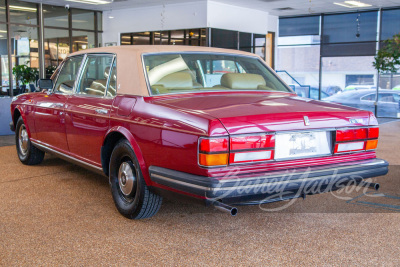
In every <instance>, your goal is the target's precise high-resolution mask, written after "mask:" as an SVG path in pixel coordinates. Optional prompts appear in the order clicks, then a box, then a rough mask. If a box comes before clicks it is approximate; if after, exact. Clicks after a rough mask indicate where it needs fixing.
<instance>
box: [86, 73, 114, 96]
mask: <svg viewBox="0 0 400 267" xmlns="http://www.w3.org/2000/svg"><path fill="white" fill-rule="evenodd" d="M109 75H110V67H107V68H106V69H105V70H104V79H101V80H94V81H93V82H92V83H91V84H90V87H89V88H86V93H87V94H88V95H98V96H103V95H104V92H105V91H106V87H107V79H108V76H109Z"/></svg>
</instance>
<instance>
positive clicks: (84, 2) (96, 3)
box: [67, 0, 114, 5]
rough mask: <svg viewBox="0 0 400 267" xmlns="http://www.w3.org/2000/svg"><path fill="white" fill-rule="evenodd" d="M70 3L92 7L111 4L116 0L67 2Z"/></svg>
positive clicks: (76, 0)
mask: <svg viewBox="0 0 400 267" xmlns="http://www.w3.org/2000/svg"><path fill="white" fill-rule="evenodd" d="M67 1H70V2H77V3H82V4H91V5H99V4H100V5H104V4H111V3H112V2H114V0H67Z"/></svg>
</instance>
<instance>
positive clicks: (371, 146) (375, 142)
mask: <svg viewBox="0 0 400 267" xmlns="http://www.w3.org/2000/svg"><path fill="white" fill-rule="evenodd" d="M377 146H378V140H368V141H367V145H366V146H365V150H371V149H376V147H377Z"/></svg>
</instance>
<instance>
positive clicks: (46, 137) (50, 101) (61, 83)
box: [34, 55, 84, 152]
mask: <svg viewBox="0 0 400 267" xmlns="http://www.w3.org/2000/svg"><path fill="white" fill-rule="evenodd" d="M83 58H84V56H83V55H79V56H74V57H69V58H67V59H66V60H65V61H64V62H63V65H62V67H61V70H60V71H59V73H58V77H57V81H56V83H55V85H54V88H53V91H52V93H51V94H49V95H48V94H46V93H41V94H40V96H39V97H37V99H36V100H37V102H36V107H35V115H34V116H35V117H34V118H35V129H36V133H37V134H36V138H37V140H38V141H41V142H43V143H44V144H46V145H48V146H50V147H52V148H55V149H57V150H63V151H64V152H67V151H68V144H67V137H66V132H65V131H66V128H65V112H64V109H65V103H66V102H67V99H68V97H69V96H70V95H72V93H73V92H74V85H75V81H76V78H77V76H78V73H79V70H80V67H81V63H82V61H83Z"/></svg>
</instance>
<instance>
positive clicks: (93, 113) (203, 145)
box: [10, 46, 388, 219]
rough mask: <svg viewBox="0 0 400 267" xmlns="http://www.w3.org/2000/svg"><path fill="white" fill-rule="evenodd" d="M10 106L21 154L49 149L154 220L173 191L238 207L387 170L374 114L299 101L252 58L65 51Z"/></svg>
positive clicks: (125, 211)
mask: <svg viewBox="0 0 400 267" xmlns="http://www.w3.org/2000/svg"><path fill="white" fill-rule="evenodd" d="M39 84H40V88H41V89H42V92H38V93H28V94H23V95H19V96H17V97H15V98H14V99H13V101H12V104H11V113H12V118H13V121H12V123H11V124H10V127H11V128H12V130H14V131H15V133H16V147H17V152H18V157H19V159H20V160H21V162H22V163H23V164H27V165H33V164H39V163H41V162H42V160H43V158H44V155H45V153H46V152H48V153H52V154H55V155H57V156H59V157H61V158H63V159H66V160H69V161H72V162H74V163H76V164H79V165H82V166H84V167H87V168H90V169H92V170H95V171H97V172H99V173H101V174H103V175H105V176H107V177H109V181H110V186H111V193H112V196H113V199H114V202H115V205H116V207H117V209H118V211H119V212H120V213H121V214H122V215H124V216H126V217H128V218H131V219H140V218H148V217H151V216H153V215H154V214H156V213H157V211H158V210H159V208H160V206H161V202H162V195H164V194H163V193H165V191H172V192H175V193H178V194H183V195H186V196H190V197H193V198H197V199H200V200H202V201H204V202H205V203H206V204H208V205H213V206H215V207H217V208H219V209H222V210H226V211H228V212H230V213H231V214H232V215H234V214H236V212H237V209H236V208H234V207H233V206H234V205H240V204H260V203H268V202H272V201H277V200H283V199H290V198H295V197H302V196H305V195H307V194H315V193H321V192H328V191H331V190H335V189H337V188H341V187H343V186H346V185H348V183H349V182H351V181H353V182H354V183H357V184H359V183H361V182H363V179H366V178H370V177H376V176H380V175H385V174H386V173H387V171H388V163H387V162H386V161H384V160H382V159H377V158H376V155H375V149H376V147H377V143H378V135H379V128H378V123H377V120H376V118H375V117H374V115H373V114H372V113H371V112H368V111H362V110H358V109H354V108H349V107H345V106H341V105H338V104H331V103H325V102H320V101H315V100H311V99H307V98H301V97H298V96H296V94H295V93H294V92H293V91H292V89H291V88H290V87H288V86H287V85H286V84H285V83H284V82H282V80H281V79H280V78H279V77H277V75H276V74H275V73H274V71H273V70H271V69H270V68H269V67H267V66H266V64H265V62H264V61H263V60H261V59H260V58H259V57H258V56H256V55H254V54H250V53H245V52H240V51H234V50H225V49H214V48H205V47H203V48H202V47H184V46H123V47H106V48H96V49H91V50H84V51H80V52H77V53H73V54H71V55H70V56H68V57H67V58H66V59H65V60H64V61H63V62H62V64H61V65H60V66H59V67H58V68H57V70H56V71H55V73H54V75H53V76H52V78H51V79H49V80H40V81H39Z"/></svg>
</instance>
